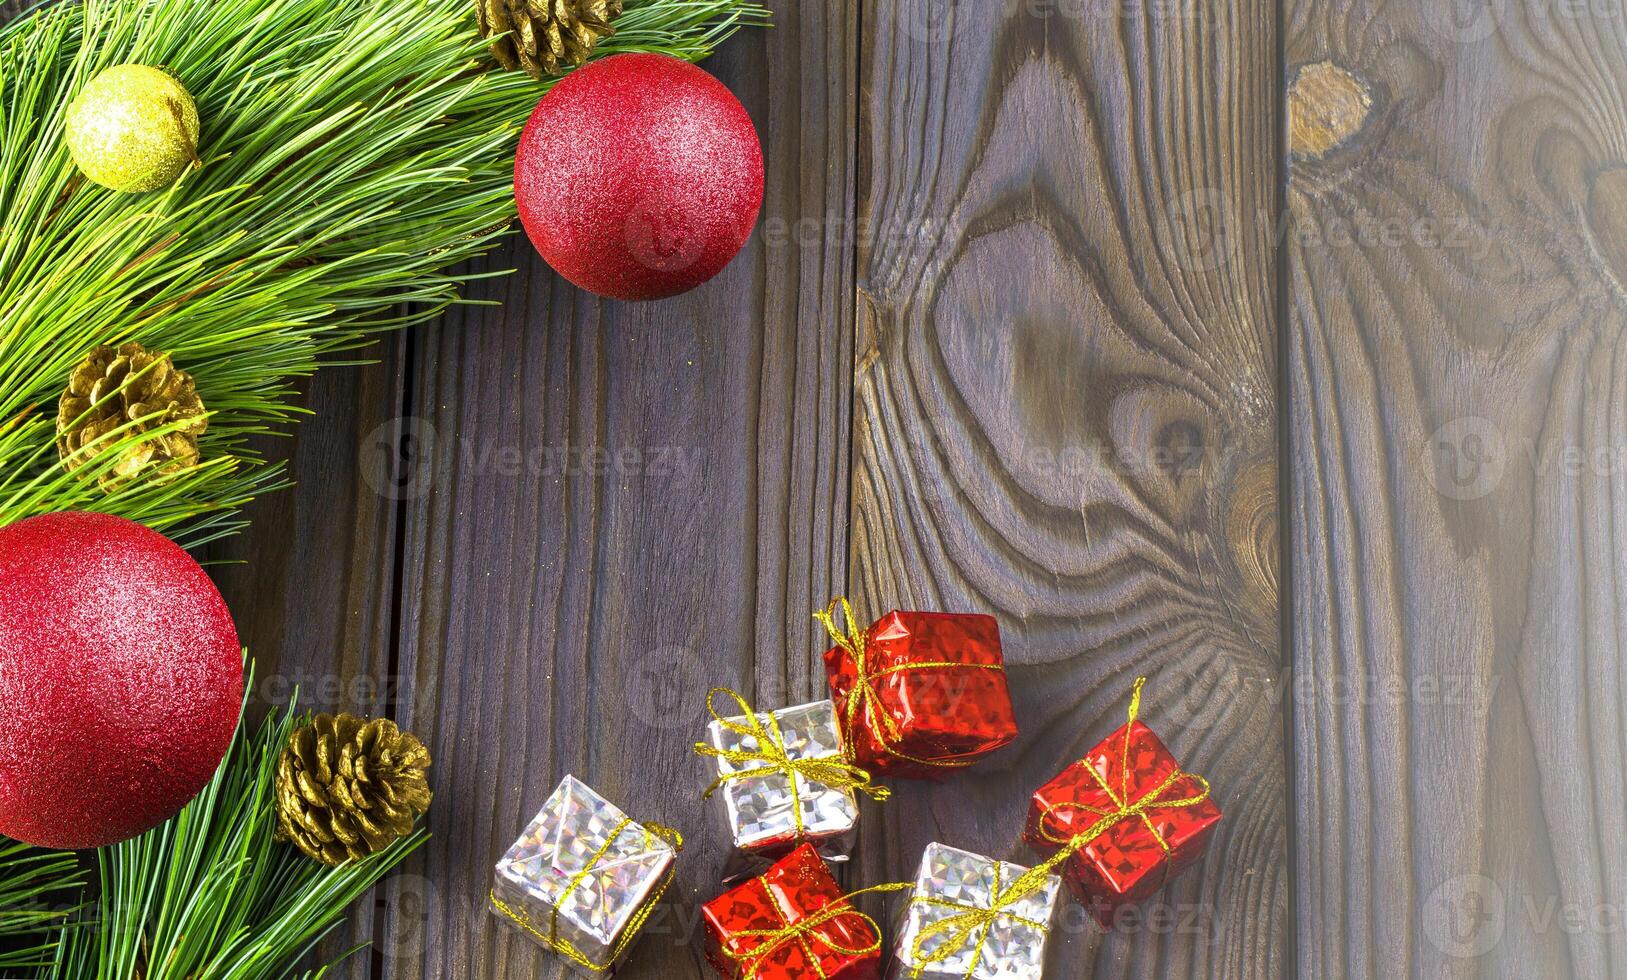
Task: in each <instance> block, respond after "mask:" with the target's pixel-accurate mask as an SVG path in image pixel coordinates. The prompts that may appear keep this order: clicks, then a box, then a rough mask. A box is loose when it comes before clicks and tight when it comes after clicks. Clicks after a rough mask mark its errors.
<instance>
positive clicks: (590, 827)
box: [491, 776, 681, 976]
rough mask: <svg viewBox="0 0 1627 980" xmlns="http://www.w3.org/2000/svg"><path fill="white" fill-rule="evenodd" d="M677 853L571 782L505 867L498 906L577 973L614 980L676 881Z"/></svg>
mask: <svg viewBox="0 0 1627 980" xmlns="http://www.w3.org/2000/svg"><path fill="white" fill-rule="evenodd" d="M679 846H681V841H680V840H679V839H678V837H677V835H676V834H675V833H674V832H672V831H669V830H667V829H666V828H663V827H658V826H645V825H643V824H640V823H637V822H636V821H634V820H633V819H632V818H630V817H628V816H627V815H626V814H625V813H623V812H622V811H621V810H619V809H617V808H616V807H615V806H614V805H613V804H611V803H610V802H608V801H607V800H605V799H604V798H603V797H601V796H600V795H599V794H598V793H595V792H594V791H593V790H592V789H590V788H589V787H588V786H586V785H585V784H583V783H582V782H580V781H579V780H577V779H576V778H575V777H574V776H566V777H565V780H564V781H563V782H561V783H560V784H559V788H558V789H556V790H554V793H553V795H552V796H551V797H549V798H548V802H547V803H546V804H544V805H543V808H542V812H540V813H538V814H537V816H536V819H534V820H532V821H531V824H530V825H529V826H528V827H526V829H525V833H523V834H521V835H520V839H519V840H517V841H515V842H514V846H513V847H511V848H509V850H508V853H507V854H504V855H503V859H502V860H501V861H499V862H498V863H497V872H496V877H495V880H494V882H493V885H492V892H491V907H492V910H493V911H494V912H495V913H497V914H498V915H499V916H500V917H501V918H502V919H503V920H504V921H505V922H507V923H509V924H510V925H511V926H513V927H515V928H517V929H519V930H520V931H521V932H522V933H524V934H525V935H526V936H528V937H529V938H531V939H532V940H534V941H536V942H537V943H539V944H541V945H542V946H544V947H545V948H547V949H549V950H551V951H553V952H555V953H557V954H559V955H561V956H563V957H564V958H565V959H567V960H569V961H570V962H571V963H572V964H573V965H574V966H575V967H576V968H577V970H578V971H579V972H581V973H585V974H587V975H589V976H608V975H609V974H611V973H614V972H615V969H616V967H617V966H619V965H620V963H621V961H622V960H623V959H624V958H625V956H626V954H627V950H628V947H629V946H630V945H631V944H632V941H633V940H634V938H636V936H637V934H638V930H639V929H640V928H642V926H643V924H644V920H645V919H646V918H647V917H648V916H649V914H650V910H651V909H652V908H653V907H654V905H655V903H656V902H657V901H659V900H660V897H661V894H662V893H663V892H664V891H665V890H666V886H667V884H668V883H670V881H671V879H672V869H673V865H674V862H675V861H676V859H677V853H678V847H679Z"/></svg>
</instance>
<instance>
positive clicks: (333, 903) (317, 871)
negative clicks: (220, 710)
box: [49, 677, 427, 980]
mask: <svg viewBox="0 0 1627 980" xmlns="http://www.w3.org/2000/svg"><path fill="white" fill-rule="evenodd" d="M250 680H251V683H250V684H249V685H248V687H249V689H251V690H252V689H253V684H252V677H251V678H250ZM296 698H297V695H296ZM308 721H309V717H308V716H299V715H296V714H295V713H294V710H293V708H292V707H290V708H289V710H287V711H280V710H273V711H272V712H271V714H270V716H269V717H268V718H267V719H266V720H265V722H263V723H262V724H261V725H260V726H259V727H258V728H254V729H251V728H250V727H249V726H248V725H247V724H246V723H245V724H243V725H240V726H239V729H238V732H237V735H236V737H235V739H234V741H233V744H232V748H231V750H230V751H229V752H228V753H227V756H226V759H225V760H224V761H223V762H222V763H221V766H220V769H219V770H218V771H217V772H216V774H215V778H214V780H213V781H212V782H211V783H210V784H209V786H208V787H207V788H206V789H205V790H204V791H203V792H202V793H201V794H199V795H198V797H197V799H195V800H193V801H192V802H191V803H190V804H188V805H187V807H186V809H184V810H182V811H181V813H180V814H179V815H178V816H176V817H175V819H173V820H171V821H169V822H168V823H166V824H164V825H163V826H161V827H158V828H157V829H155V830H152V831H150V832H148V833H146V834H144V835H142V836H141V837H138V838H136V839H135V840H132V841H127V842H126V843H123V844H118V845H115V846H113V847H108V848H103V849H102V850H101V851H100V852H98V854H97V865H98V879H99V884H100V890H99V893H98V894H99V898H98V899H97V900H96V901H94V902H93V903H91V904H90V905H89V906H87V907H86V909H85V910H84V911H82V912H81V913H80V915H79V916H78V918H77V920H76V921H75V922H74V923H72V924H70V925H69V926H68V928H67V929H66V930H65V931H64V932H63V934H62V941H61V945H60V947H59V949H58V950H57V955H56V959H55V964H54V968H53V971H52V972H51V973H50V974H49V976H50V977H53V978H56V980H84V978H86V977H104V978H110V980H112V978H125V977H129V978H141V980H193V978H200V977H208V978H210V980H271V978H281V977H288V976H292V975H293V971H294V970H295V969H296V968H297V967H298V966H299V965H300V964H301V962H302V961H303V959H304V958H305V957H306V956H307V955H308V954H310V953H311V951H312V950H314V949H315V947H316V946H317V944H318V943H320V942H321V940H322V939H323V938H325V937H326V936H327V935H328V934H329V933H331V932H332V931H333V930H334V929H335V928H337V927H338V925H339V924H340V923H341V922H342V921H343V919H344V916H345V913H346V910H347V909H349V907H350V906H351V905H352V903H354V902H355V900H356V899H357V898H359V897H360V896H361V895H362V894H363V893H365V892H366V891H367V890H368V889H369V888H371V887H372V886H373V885H374V884H375V883H376V882H377V881H378V880H379V879H380V878H382V877H383V876H384V875H385V874H387V873H388V872H389V871H390V870H391V869H393V868H395V867H396V866H398V865H399V864H400V863H401V862H402V861H403V860H405V859H406V858H407V856H408V855H410V854H411V853H412V852H413V851H414V850H416V849H417V848H418V847H419V846H420V845H421V844H422V843H423V842H424V840H425V839H426V837H427V835H426V834H424V833H423V832H422V831H420V832H419V833H417V834H415V835H414V836H412V837H410V838H406V839H403V840H400V841H397V842H396V843H395V844H394V845H392V846H391V847H390V848H388V849H386V850H384V851H381V852H379V853H377V854H374V855H372V856H371V857H368V858H366V859H365V860H362V861H357V862H352V863H350V864H347V865H344V866H341V867H338V868H330V867H327V866H325V865H322V864H318V863H317V862H315V861H312V860H310V859H309V858H307V857H305V856H304V855H303V854H301V853H300V852H299V851H298V850H296V849H295V848H293V847H292V846H290V845H288V844H284V843H279V842H277V841H276V840H275V830H276V807H275V800H274V794H273V789H272V787H273V785H274V776H275V772H276V767H277V758H278V756H279V755H280V754H281V753H282V749H283V746H284V745H286V744H287V742H288V736H289V733H290V732H292V731H293V730H294V729H295V728H297V727H298V726H300V725H302V724H306V723H307V722H308ZM352 952H354V951H352ZM347 955H348V954H347ZM332 965H333V964H328V966H329V967H331V966H332ZM320 972H321V971H318V973H320Z"/></svg>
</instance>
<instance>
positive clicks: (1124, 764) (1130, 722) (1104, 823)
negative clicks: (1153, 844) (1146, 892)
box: [1039, 677, 1209, 872]
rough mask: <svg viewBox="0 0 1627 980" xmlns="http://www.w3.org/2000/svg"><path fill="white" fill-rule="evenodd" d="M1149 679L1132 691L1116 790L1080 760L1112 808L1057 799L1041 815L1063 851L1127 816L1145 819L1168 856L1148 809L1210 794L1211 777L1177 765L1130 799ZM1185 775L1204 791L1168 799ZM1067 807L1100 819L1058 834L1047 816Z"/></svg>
mask: <svg viewBox="0 0 1627 980" xmlns="http://www.w3.org/2000/svg"><path fill="white" fill-rule="evenodd" d="M1146 683H1147V679H1146V678H1145V677H1138V678H1136V683H1135V690H1134V691H1133V692H1132V693H1131V695H1130V710H1129V712H1128V718H1127V720H1126V721H1125V723H1124V743H1123V744H1124V748H1123V754H1122V756H1121V757H1120V759H1119V788H1118V789H1117V790H1115V789H1114V788H1113V786H1112V784H1110V783H1109V782H1108V781H1107V779H1106V778H1105V777H1103V776H1102V774H1101V773H1100V772H1097V771H1096V767H1095V766H1093V765H1091V764H1090V761H1089V760H1082V761H1081V762H1080V765H1083V766H1084V767H1085V771H1087V772H1089V773H1090V775H1091V776H1092V777H1093V778H1095V780H1096V784H1097V785H1098V786H1100V787H1101V788H1102V791H1103V792H1104V793H1106V794H1107V798H1108V799H1110V800H1112V801H1113V807H1112V809H1104V808H1102V807H1094V806H1089V805H1087V804H1084V803H1072V802H1067V801H1064V802H1062V803H1055V804H1052V805H1050V806H1047V807H1046V808H1045V811H1044V813H1043V814H1042V815H1041V819H1040V822H1039V831H1040V836H1042V837H1044V838H1045V839H1046V840H1048V841H1050V842H1051V843H1053V844H1061V845H1062V846H1063V852H1062V853H1066V854H1068V856H1070V857H1071V856H1072V855H1073V854H1075V853H1077V852H1078V851H1079V850H1081V849H1083V848H1085V847H1087V846H1088V845H1089V844H1090V843H1091V842H1092V841H1094V840H1095V839H1096V838H1098V837H1100V836H1102V835H1103V834H1105V833H1107V831H1108V829H1109V828H1111V827H1112V826H1113V825H1114V824H1117V823H1118V822H1119V821H1121V820H1126V819H1139V820H1140V821H1141V822H1142V823H1144V824H1146V825H1147V831H1148V832H1149V833H1151V834H1152V837H1153V840H1155V841H1157V842H1158V846H1159V847H1160V848H1162V849H1163V851H1164V856H1165V857H1168V856H1169V854H1170V847H1169V841H1167V840H1165V839H1164V835H1163V834H1161V833H1159V831H1158V826H1157V825H1156V824H1154V823H1153V822H1152V818H1151V817H1150V816H1148V815H1147V811H1149V810H1178V809H1181V808H1183V807H1189V806H1197V805H1198V804H1199V803H1202V802H1203V801H1204V800H1207V799H1208V798H1209V781H1208V780H1207V779H1204V778H1203V777H1202V776H1199V775H1198V774H1196V773H1190V772H1187V771H1186V770H1184V769H1181V768H1179V767H1177V768H1176V769H1175V771H1174V772H1172V773H1170V774H1169V776H1168V777H1167V778H1166V779H1165V780H1164V781H1163V782H1162V783H1160V784H1159V785H1158V788H1157V789H1154V790H1151V791H1150V792H1147V793H1145V794H1143V795H1142V796H1141V797H1140V798H1138V799H1135V800H1131V799H1130V738H1131V734H1132V733H1131V731H1130V729H1131V727H1132V726H1134V724H1135V722H1136V718H1137V717H1138V716H1139V715H1140V714H1141V688H1142V687H1143V686H1144V685H1145V684H1146ZM1182 779H1192V780H1194V781H1196V782H1197V784H1198V785H1199V786H1201V787H1202V791H1201V792H1198V793H1196V794H1194V795H1192V796H1188V797H1183V798H1181V799H1175V800H1166V799H1164V798H1163V797H1164V794H1165V793H1167V792H1169V790H1170V788H1171V787H1173V786H1174V785H1175V784H1176V783H1178V782H1180V781H1181V780H1182ZM1064 809H1072V810H1083V811H1084V812H1086V813H1091V814H1095V815H1096V816H1097V817H1098V818H1099V819H1098V820H1097V821H1096V822H1095V823H1093V824H1091V825H1090V826H1089V827H1088V828H1086V829H1085V830H1084V831H1083V832H1081V833H1078V834H1075V835H1073V836H1072V837H1069V838H1061V837H1057V836H1056V835H1054V834H1052V833H1050V831H1049V830H1048V829H1047V828H1046V826H1045V820H1044V818H1045V817H1048V816H1050V815H1052V814H1053V813H1055V812H1057V811H1058V810H1064ZM1167 867H1168V866H1167V865H1166V872H1167Z"/></svg>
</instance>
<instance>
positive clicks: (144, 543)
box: [0, 513, 243, 850]
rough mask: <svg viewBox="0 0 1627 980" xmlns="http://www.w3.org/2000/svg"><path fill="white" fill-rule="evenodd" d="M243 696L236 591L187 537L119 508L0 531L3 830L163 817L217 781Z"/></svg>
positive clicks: (28, 836) (99, 834)
mask: <svg viewBox="0 0 1627 980" xmlns="http://www.w3.org/2000/svg"><path fill="white" fill-rule="evenodd" d="M242 700H243V659H242V650H241V648H240V647H239V646H238V642H237V629H236V628H235V627H234V626H233V625H232V617H231V614H230V613H229V612H228V611H227V609H226V602H225V600H223V599H222V598H221V597H220V592H219V591H218V590H216V588H215V586H214V583H212V582H211V581H210V580H209V576H208V575H206V574H205V573H204V570H203V569H202V568H201V567H199V565H198V563H197V562H195V561H193V560H192V558H191V557H190V556H189V555H187V553H186V552H185V551H182V550H181V549H180V547H178V546H177V545H176V544H175V543H174V542H172V541H170V540H169V539H168V538H166V537H164V536H163V535H162V534H159V533H158V532H157V531H154V530H151V529H150V528H146V527H143V526H142V525H140V524H136V523H133V522H131V521H127V520H123V519H122V518H117V517H108V516H106V515H103V514H82V513H62V514H50V515H47V516H44V517H35V518H31V519H29V520H26V521H21V522H19V523H17V524H13V525H11V526H9V527H5V528H0V705H3V708H0V835H4V836H6V837H12V838H15V839H17V840H20V841H24V842H25V843H29V844H36V845H39V846H41V847H54V848H64V849H70V850H72V849H79V848H87V847H101V846H103V845H107V844H113V843H117V842H119V841H122V840H128V839H129V838H131V837H134V836H136V835H137V834H140V833H142V832H143V831H146V830H149V829H151V828H153V827H156V826H157V825H158V824H160V823H163V822H164V821H165V820H167V819H169V818H170V817H172V816H174V815H175V814H176V813H177V812H179V811H180V809H181V807H183V806H185V805H186V803H187V802H188V801H189V800H191V799H192V798H193V797H194V796H196V795H197V794H198V791H199V790H201V789H203V787H204V786H205V785H207V784H208V782H209V780H210V778H211V777H212V776H213V775H214V773H215V770H216V769H217V768H218V767H219V765H220V761H221V759H222V758H224V757H225V755H226V750H227V748H228V747H230V745H231V741H232V734H233V732H234V731H235V729H236V727H237V718H238V712H239V708H240V707H241V703H242Z"/></svg>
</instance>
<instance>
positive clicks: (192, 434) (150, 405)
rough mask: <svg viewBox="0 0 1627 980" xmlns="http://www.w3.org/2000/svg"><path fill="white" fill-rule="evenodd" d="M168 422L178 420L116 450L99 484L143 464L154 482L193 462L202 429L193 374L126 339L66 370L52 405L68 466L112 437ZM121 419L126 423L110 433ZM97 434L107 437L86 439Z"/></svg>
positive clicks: (112, 482) (114, 485)
mask: <svg viewBox="0 0 1627 980" xmlns="http://www.w3.org/2000/svg"><path fill="white" fill-rule="evenodd" d="M146 416H151V417H150V418H149V417H146ZM174 423H179V426H178V427H177V428H175V429H173V430H171V431H169V432H165V433H163V434H160V435H152V436H149V437H147V438H143V439H141V441H139V442H137V443H135V444H133V445H130V446H128V447H127V448H125V449H124V450H122V451H121V453H120V455H119V458H118V460H117V462H115V463H114V465H113V467H112V468H111V469H109V470H107V471H106V472H104V473H103V474H102V476H101V478H100V483H101V486H102V489H103V490H105V491H107V492H109V493H111V492H113V491H114V490H117V489H119V488H120V487H122V486H124V485H125V484H126V483H128V482H129V481H130V480H131V479H132V478H133V477H135V476H136V475H137V474H139V473H141V472H142V471H143V470H144V469H146V468H147V467H149V466H151V467H152V469H151V471H150V472H151V474H152V479H153V481H154V482H157V483H163V482H165V481H167V480H170V479H173V478H174V477H176V476H177V475H179V474H180V473H182V472H184V471H185V470H189V469H191V468H192V467H194V466H197V465H198V437H199V436H201V435H203V434H204V432H206V431H207V430H208V429H209V419H208V417H207V416H206V415H205V414H204V407H203V400H202V399H201V398H199V397H198V389H197V386H196V385H194V384H193V383H192V375H190V374H187V373H186V372H185V371H182V370H180V369H179V368H177V367H176V366H175V364H174V362H173V361H171V360H170V356H169V355H168V354H165V353H162V352H160V351H149V350H148V349H147V348H145V347H143V346H141V345H140V344H137V343H133V342H132V343H128V344H121V345H119V346H118V347H117V348H113V347H107V346H102V347H98V348H96V349H95V350H93V351H91V352H90V354H89V355H88V356H87V357H86V358H85V359H84V360H83V361H81V362H80V364H79V366H78V367H76V368H74V369H73V373H72V374H70V375H69V376H68V389H67V391H65V392H63V393H62V399H61V401H60V402H59V403H58V405H57V422H56V429H57V453H58V455H60V456H61V457H62V465H63V466H64V467H65V468H66V469H67V470H68V472H70V473H72V472H74V471H75V470H78V469H79V468H80V467H83V466H86V465H88V464H90V463H93V462H95V461H96V460H97V458H98V457H100V456H101V454H102V453H103V452H105V451H106V450H107V449H108V448H110V447H111V446H112V445H113V444H114V443H118V442H123V441H125V440H127V439H129V438H131V437H134V436H140V435H145V434H147V433H150V432H152V431H153V430H155V429H158V428H159V427H161V426H165V425H170V424H174ZM124 426H129V428H126V429H124V431H123V432H122V433H120V434H118V435H111V433H113V432H114V431H115V430H117V429H119V428H121V427H124ZM104 437H107V441H105V442H103V443H101V444H100V445H97V446H92V445H91V443H93V442H96V440H98V439H102V438H104Z"/></svg>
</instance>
